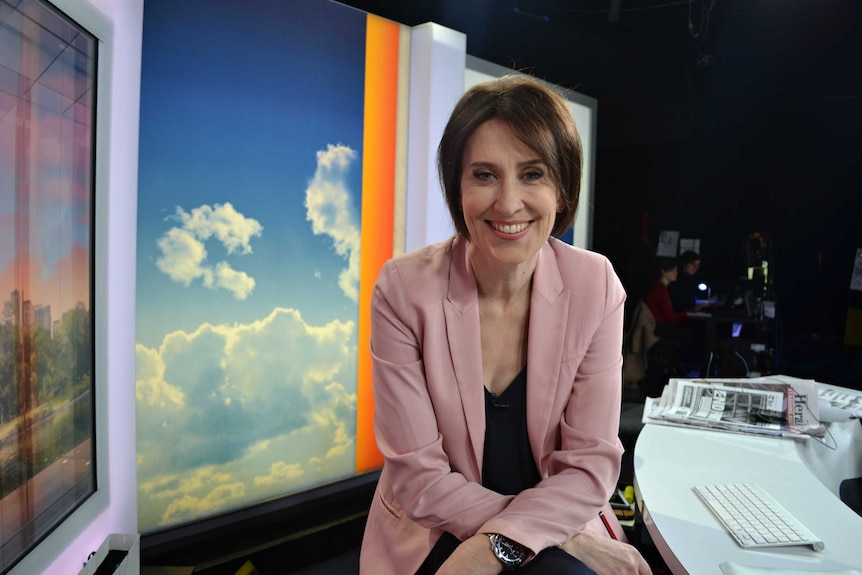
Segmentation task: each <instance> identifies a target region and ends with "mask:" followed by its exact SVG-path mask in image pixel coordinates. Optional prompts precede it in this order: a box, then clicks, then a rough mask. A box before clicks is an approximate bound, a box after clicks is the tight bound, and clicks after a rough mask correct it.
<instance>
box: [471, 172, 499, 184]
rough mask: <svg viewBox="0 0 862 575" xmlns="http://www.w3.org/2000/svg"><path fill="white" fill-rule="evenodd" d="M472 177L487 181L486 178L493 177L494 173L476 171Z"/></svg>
mask: <svg viewBox="0 0 862 575" xmlns="http://www.w3.org/2000/svg"><path fill="white" fill-rule="evenodd" d="M474 177H475V178H476V179H477V180H481V181H483V182H487V181H488V180H490V179H491V178H493V177H494V174H492V173H491V172H476V173H475V174H474Z"/></svg>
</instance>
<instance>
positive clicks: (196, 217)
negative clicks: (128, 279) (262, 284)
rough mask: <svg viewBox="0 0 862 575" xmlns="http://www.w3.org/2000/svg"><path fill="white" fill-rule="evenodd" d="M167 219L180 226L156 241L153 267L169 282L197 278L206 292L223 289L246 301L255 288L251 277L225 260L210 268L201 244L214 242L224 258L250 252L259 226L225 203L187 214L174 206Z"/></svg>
mask: <svg viewBox="0 0 862 575" xmlns="http://www.w3.org/2000/svg"><path fill="white" fill-rule="evenodd" d="M169 219H173V220H175V221H177V222H179V223H180V224H181V227H174V228H171V229H169V230H168V231H167V232H165V234H164V235H163V236H162V237H161V238H159V239H158V240H157V241H156V245H157V247H158V248H159V250H160V251H161V255H160V256H159V257H158V259H157V260H156V267H158V268H159V270H161V271H162V272H164V273H165V274H167V275H168V277H170V278H171V279H172V280H174V281H176V282H179V283H182V284H183V285H185V286H187V287H188V286H189V285H191V283H192V282H193V281H194V280H196V279H198V278H200V279H201V282H202V283H203V285H204V286H206V287H208V288H210V289H218V288H221V289H225V290H227V291H229V292H230V293H232V294H233V296H234V298H236V299H238V300H244V299H246V298H247V297H248V296H249V295H250V294H251V292H252V290H253V289H254V286H255V281H254V278H252V277H250V276H249V275H248V274H246V273H245V272H242V271H237V270H235V269H234V268H233V267H232V266H231V265H230V264H229V263H227V262H226V261H220V262H218V263H216V264H215V265H214V266H212V265H209V264H208V263H207V250H206V246H205V244H204V242H206V241H207V240H210V239H213V238H214V239H216V240H218V241H219V242H221V244H222V245H223V246H224V248H225V250H226V251H227V254H228V255H234V254H239V255H245V254H250V253H252V249H251V239H252V237H260V235H261V234H262V233H263V226H261V225H260V223H259V222H258V221H257V220H255V219H252V218H246V217H245V216H243V215H242V214H241V213H239V212H237V211H236V209H234V207H233V206H232V205H231V204H230V203H229V202H225V203H224V204H215V205H214V206H213V207H210V206H208V205H203V206H200V207H197V208H194V209H193V210H192V211H191V213H187V212H186V211H185V210H183V209H182V208H181V207H179V206H177V208H176V213H175V214H174V215H173V216H171V217H170V218H169Z"/></svg>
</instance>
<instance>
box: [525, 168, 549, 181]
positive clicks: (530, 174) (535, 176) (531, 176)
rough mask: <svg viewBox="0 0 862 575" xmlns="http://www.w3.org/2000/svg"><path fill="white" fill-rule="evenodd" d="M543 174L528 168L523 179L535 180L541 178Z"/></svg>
mask: <svg viewBox="0 0 862 575" xmlns="http://www.w3.org/2000/svg"><path fill="white" fill-rule="evenodd" d="M542 176H544V174H543V173H542V172H540V171H539V170H530V171H529V172H527V173H526V174H524V179H525V180H527V181H529V182H535V181H536V180H541V179H542Z"/></svg>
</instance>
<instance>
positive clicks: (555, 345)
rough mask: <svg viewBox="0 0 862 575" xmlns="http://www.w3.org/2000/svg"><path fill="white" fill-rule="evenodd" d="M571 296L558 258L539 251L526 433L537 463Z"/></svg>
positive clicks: (550, 252) (532, 305)
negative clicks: (565, 287) (563, 278)
mask: <svg viewBox="0 0 862 575" xmlns="http://www.w3.org/2000/svg"><path fill="white" fill-rule="evenodd" d="M568 293H569V290H568V289H564V287H563V280H562V277H561V276H560V269H559V267H558V266H557V258H556V256H555V254H554V250H553V248H552V247H551V246H550V244H545V245H544V246H543V247H542V249H541V250H540V251H539V261H538V262H537V264H536V272H535V275H534V276H533V292H532V295H531V297H530V332H529V339H528V341H527V432H528V435H529V437H530V447H531V448H532V449H533V456H534V457H536V458H537V460H539V459H541V458H543V457H544V455H545V453H544V452H543V442H544V439H545V433H546V431H547V429H548V428H549V426H550V424H551V421H550V417H551V412H552V408H553V404H554V397H555V395H556V393H557V386H558V383H559V382H558V379H559V371H560V365H561V361H562V356H563V343H564V340H565V334H566V319H567V317H568V311H569V298H568V297H567V296H568Z"/></svg>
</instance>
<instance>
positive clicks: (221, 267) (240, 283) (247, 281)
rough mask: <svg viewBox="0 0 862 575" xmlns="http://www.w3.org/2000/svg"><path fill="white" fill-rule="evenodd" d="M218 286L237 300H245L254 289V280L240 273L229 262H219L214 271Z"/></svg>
mask: <svg viewBox="0 0 862 575" xmlns="http://www.w3.org/2000/svg"><path fill="white" fill-rule="evenodd" d="M213 278H214V280H215V283H216V285H217V286H219V287H222V288H224V289H226V290H227V291H229V292H231V293H232V294H233V296H234V297H235V298H236V299H240V300H242V299H245V298H247V297H248V295H249V294H250V293H251V291H252V290H253V289H254V284H255V281H254V278H252V277H251V276H249V275H248V274H247V273H245V272H238V271H236V270H235V269H233V268H232V267H230V264H229V263H227V262H219V263H218V264H216V267H215V269H214V270H213Z"/></svg>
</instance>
